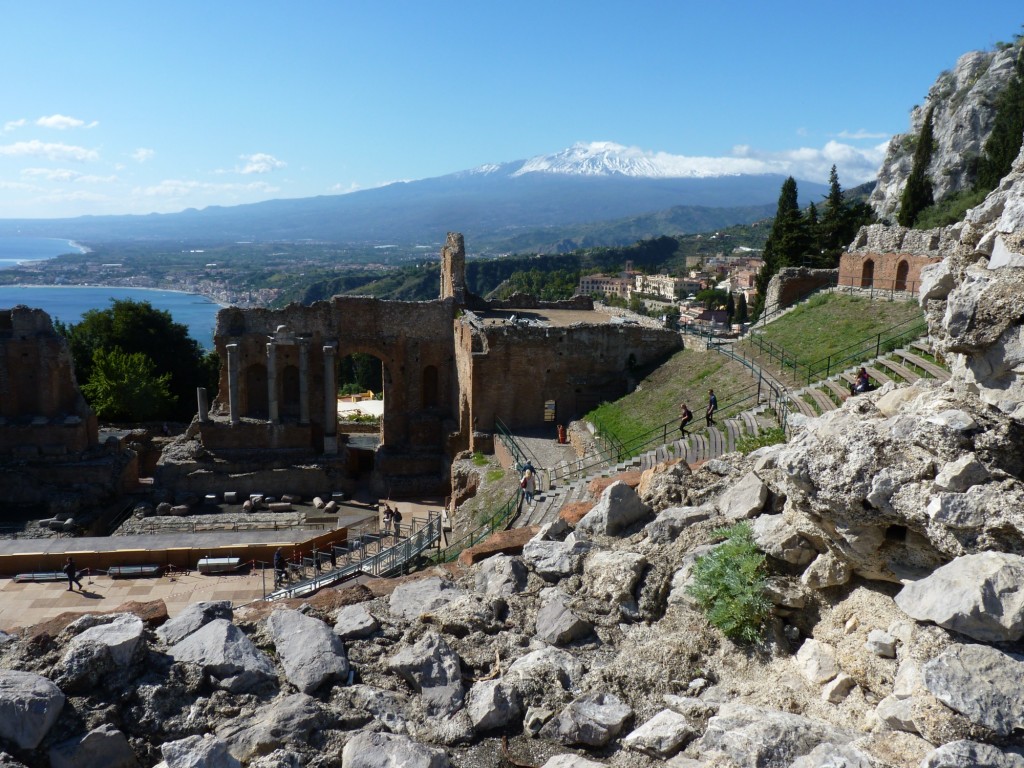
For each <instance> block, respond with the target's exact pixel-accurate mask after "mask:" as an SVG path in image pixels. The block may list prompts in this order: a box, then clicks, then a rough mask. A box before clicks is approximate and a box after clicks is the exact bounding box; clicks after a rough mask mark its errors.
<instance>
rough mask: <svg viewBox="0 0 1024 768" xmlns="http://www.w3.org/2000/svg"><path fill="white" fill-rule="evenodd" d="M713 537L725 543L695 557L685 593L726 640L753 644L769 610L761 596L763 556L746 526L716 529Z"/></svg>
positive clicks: (743, 524)
mask: <svg viewBox="0 0 1024 768" xmlns="http://www.w3.org/2000/svg"><path fill="white" fill-rule="evenodd" d="M715 535H717V536H723V537H724V538H725V541H724V542H722V543H721V544H720V545H719V546H717V547H716V548H715V549H714V550H713V551H712V552H710V553H709V554H707V555H705V556H704V557H701V558H698V560H697V563H696V564H695V565H694V569H693V581H692V583H691V584H690V586H689V587H687V592H689V594H690V595H692V596H693V597H694V599H695V600H696V601H697V603H698V605H699V606H700V607H701V609H702V610H703V611H704V615H705V616H707V619H708V621H709V622H710V623H711V624H712V625H713V626H715V627H718V629H720V630H722V632H723V633H724V634H725V636H726V637H728V638H730V639H731V640H736V641H739V642H745V643H755V642H757V641H758V640H760V639H761V637H762V635H763V632H764V622H765V620H766V619H767V618H768V617H769V615H770V614H771V609H772V606H771V603H770V602H769V601H768V598H767V597H765V593H764V592H765V585H766V572H765V557H764V554H763V553H762V552H760V551H759V550H758V548H757V544H755V543H754V532H753V530H752V529H751V527H750V524H749V523H737V524H736V525H734V526H732V527H731V528H719V529H718V530H716V531H715Z"/></svg>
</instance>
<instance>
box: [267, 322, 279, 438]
mask: <svg viewBox="0 0 1024 768" xmlns="http://www.w3.org/2000/svg"><path fill="white" fill-rule="evenodd" d="M267 414H268V418H269V421H270V423H271V424H276V423H277V420H278V418H277V417H278V413H277V345H276V344H275V343H274V342H272V341H269V342H267Z"/></svg>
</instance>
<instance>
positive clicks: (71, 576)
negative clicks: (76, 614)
mask: <svg viewBox="0 0 1024 768" xmlns="http://www.w3.org/2000/svg"><path fill="white" fill-rule="evenodd" d="M64 575H65V576H67V577H68V591H69V592H74V591H75V588H74V586H73V585H74V584H77V585H78V591H79V592H81V591H82V582H80V581H79V580H78V567H77V566H76V565H75V559H74V558H73V557H71V555H68V559H67V560H65V561H64Z"/></svg>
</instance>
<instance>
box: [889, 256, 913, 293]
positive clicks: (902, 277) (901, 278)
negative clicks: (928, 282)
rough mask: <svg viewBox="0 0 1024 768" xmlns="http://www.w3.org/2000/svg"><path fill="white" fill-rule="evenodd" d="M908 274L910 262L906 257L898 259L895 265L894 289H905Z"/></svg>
mask: <svg viewBox="0 0 1024 768" xmlns="http://www.w3.org/2000/svg"><path fill="white" fill-rule="evenodd" d="M908 274H910V264H908V263H907V260H906V259H900V263H899V264H897V265H896V284H895V285H894V286H893V288H894V289H895V290H897V291H905V290H907V275H908Z"/></svg>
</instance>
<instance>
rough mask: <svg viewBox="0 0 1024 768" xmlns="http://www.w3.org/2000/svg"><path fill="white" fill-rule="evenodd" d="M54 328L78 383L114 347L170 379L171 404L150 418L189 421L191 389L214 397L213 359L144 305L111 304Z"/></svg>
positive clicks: (162, 312) (167, 314)
mask: <svg viewBox="0 0 1024 768" xmlns="http://www.w3.org/2000/svg"><path fill="white" fill-rule="evenodd" d="M55 325H56V328H57V331H58V332H59V333H61V334H62V335H63V336H64V337H65V338H67V340H68V346H69V347H70V349H71V356H72V359H73V360H74V363H75V372H76V375H77V376H78V379H79V381H85V382H88V381H89V380H90V379H91V378H92V374H93V369H94V367H95V365H96V359H97V355H98V354H99V352H100V351H101V350H102V351H103V352H106V353H107V356H108V358H109V354H110V352H111V351H112V350H113V349H114V348H115V347H116V348H118V349H120V350H121V351H122V352H123V353H125V354H128V355H132V354H135V353H139V354H142V355H145V356H146V357H147V358H149V360H150V361H151V362H152V364H153V366H154V371H155V375H156V376H158V377H160V376H164V375H167V376H169V377H170V378H169V379H168V388H169V390H170V394H171V396H172V398H171V400H170V401H169V402H166V403H164V406H163V410H160V411H158V412H157V413H156V414H155V415H154V418H164V419H166V418H173V419H180V420H187V419H190V418H191V417H192V415H193V414H194V413H195V411H196V387H206V388H207V390H208V391H209V394H210V396H211V398H212V397H213V395H214V394H215V393H216V385H217V372H218V370H219V361H218V357H217V355H216V354H205V353H204V352H203V348H202V347H201V346H200V345H199V342H197V341H196V340H195V339H193V338H190V337H189V335H188V328H187V327H186V326H185V325H183V324H182V323H176V322H174V319H173V318H172V317H171V313H170V312H167V311H166V310H158V309H154V308H153V305H152V304H150V303H149V302H148V301H134V300H131V299H112V300H111V305H110V307H109V308H107V309H91V310H89V311H88V312H86V313H85V314H84V315H83V316H82V321H81V322H80V323H76V324H72V325H65V324H63V323H61V322H57V323H56V324H55ZM83 391H84V388H83ZM86 398H87V399H88V398H89V395H88V394H86ZM90 404H91V405H93V407H94V408H96V405H95V404H94V403H92V402H91V401H90ZM97 412H98V409H97Z"/></svg>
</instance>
